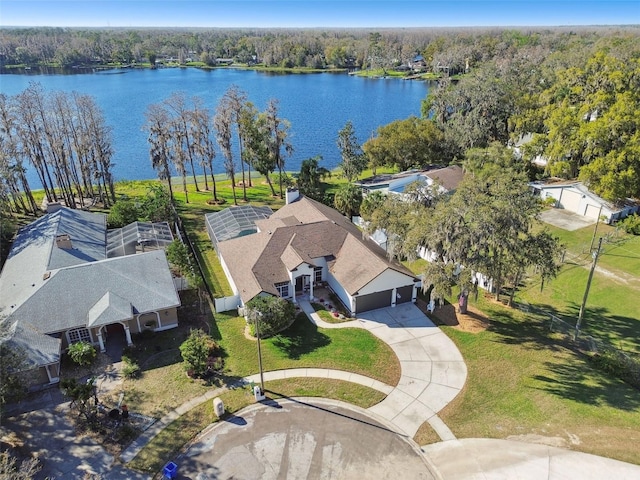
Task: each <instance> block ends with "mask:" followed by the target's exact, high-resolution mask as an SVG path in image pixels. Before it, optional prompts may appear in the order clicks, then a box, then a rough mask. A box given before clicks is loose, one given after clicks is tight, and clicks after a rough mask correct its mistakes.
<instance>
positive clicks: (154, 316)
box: [0, 208, 180, 386]
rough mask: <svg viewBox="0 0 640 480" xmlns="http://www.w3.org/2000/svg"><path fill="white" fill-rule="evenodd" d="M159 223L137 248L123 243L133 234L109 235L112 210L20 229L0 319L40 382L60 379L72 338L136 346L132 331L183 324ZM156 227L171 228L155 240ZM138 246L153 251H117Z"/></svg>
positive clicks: (66, 213)
mask: <svg viewBox="0 0 640 480" xmlns="http://www.w3.org/2000/svg"><path fill="white" fill-rule="evenodd" d="M152 225H156V227H155V228H151V229H149V225H148V224H141V225H140V226H139V227H140V228H141V229H142V230H143V231H146V232H147V234H146V235H142V237H141V238H140V241H141V242H142V243H143V244H145V245H147V246H146V248H142V247H141V246H140V244H139V248H137V249H136V248H135V247H132V245H129V243H130V242H133V243H138V242H137V241H134V240H131V239H129V240H126V241H125V240H123V239H126V238H127V235H125V236H124V237H123V236H121V235H120V236H119V235H118V234H117V231H115V232H114V231H111V232H109V234H108V232H107V228H106V215H104V214H98V213H89V212H85V211H81V210H72V209H68V208H60V209H58V210H57V211H55V212H51V213H48V214H47V215H45V216H43V217H41V218H39V219H38V220H36V221H35V222H33V223H31V224H29V225H28V226H26V227H25V228H23V229H22V230H21V231H20V232H19V233H18V235H17V237H16V239H15V241H14V243H13V245H12V248H11V251H10V252H9V256H8V258H7V261H6V262H5V265H4V268H3V270H2V273H1V274H0V319H2V322H3V323H4V325H5V326H6V331H8V333H9V334H8V338H7V339H6V340H5V341H7V342H9V345H10V346H15V347H16V348H21V349H22V350H23V351H24V352H25V353H26V354H27V357H28V361H29V364H30V367H31V368H32V369H33V370H34V371H35V372H36V373H34V374H33V375H30V379H31V381H32V384H33V386H36V385H45V384H51V383H56V382H58V381H59V376H60V355H61V352H62V351H63V350H64V349H66V348H67V346H68V345H69V344H71V343H74V342H77V341H80V340H85V341H88V342H90V343H92V344H94V345H96V346H98V347H99V348H100V350H102V351H104V350H105V347H106V344H107V342H108V336H110V335H114V336H115V335H121V336H124V338H125V339H126V342H127V344H132V339H131V334H132V333H137V332H140V331H142V330H145V329H151V330H155V331H158V330H165V329H169V328H174V327H176V326H177V324H178V320H177V307H178V306H179V305H180V300H179V297H178V294H177V291H176V289H175V286H174V282H173V277H172V275H171V272H170V270H169V264H168V262H167V259H166V256H165V254H164V251H163V250H162V249H158V248H159V247H161V246H162V245H163V244H165V242H166V240H167V239H166V230H164V229H165V227H166V228H168V225H166V224H159V225H158V224H152ZM125 228H127V227H125ZM150 231H156V232H160V231H164V232H165V233H164V234H163V235H158V236H156V237H155V240H153V241H151V240H150V238H149V236H150V233H149V232H150ZM169 233H170V230H169ZM108 238H112V239H113V238H115V239H117V240H116V241H115V243H109V241H108ZM153 242H155V244H154V245H155V247H154V248H155V249H150V248H151V247H150V246H149V245H150V243H153ZM136 250H137V251H140V252H142V250H146V251H144V253H138V254H132V255H124V256H118V255H119V254H121V253H122V254H124V252H125V251H129V252H131V251H133V252H135V251H136Z"/></svg>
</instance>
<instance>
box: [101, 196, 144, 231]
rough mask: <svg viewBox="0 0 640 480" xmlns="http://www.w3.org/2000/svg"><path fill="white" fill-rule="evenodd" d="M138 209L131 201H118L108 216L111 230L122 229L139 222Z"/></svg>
mask: <svg viewBox="0 0 640 480" xmlns="http://www.w3.org/2000/svg"><path fill="white" fill-rule="evenodd" d="M138 215H139V212H138V208H137V207H136V205H135V203H133V202H132V201H131V200H118V201H117V202H116V203H115V204H114V205H113V207H111V210H110V211H109V215H107V225H108V226H109V228H121V227H124V226H125V225H129V224H130V223H133V222H135V221H137V220H138Z"/></svg>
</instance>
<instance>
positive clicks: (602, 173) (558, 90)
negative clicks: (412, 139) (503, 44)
mask: <svg viewBox="0 0 640 480" xmlns="http://www.w3.org/2000/svg"><path fill="white" fill-rule="evenodd" d="M639 56H640V43H639V42H638V36H637V35H621V36H617V37H603V38H601V39H599V40H598V41H596V42H594V43H593V44H587V43H584V42H580V41H578V40H577V39H576V43H575V44H573V45H571V47H570V48H566V49H562V50H559V51H555V52H553V53H551V54H548V52H545V51H544V50H541V49H540V48H538V46H531V47H523V48H521V49H519V50H518V51H517V52H516V54H514V55H512V56H506V57H504V58H501V59H496V60H492V61H488V62H485V63H484V64H482V65H481V66H479V67H478V68H476V69H474V70H473V71H472V72H471V73H469V74H468V75H465V76H464V77H463V78H461V79H460V81H456V82H453V81H451V80H449V79H444V80H442V81H440V82H439V83H438V87H437V88H436V89H434V90H433V91H432V92H430V95H429V96H428V98H427V99H426V100H425V101H424V103H423V107H422V113H423V117H424V118H430V119H431V120H432V121H433V123H434V124H435V126H436V127H437V128H438V129H439V130H440V131H441V132H442V134H443V136H444V142H443V143H442V151H443V152H444V157H443V158H445V159H446V158H449V159H450V160H455V159H461V158H463V157H464V155H465V153H466V152H467V151H468V150H469V149H470V148H486V147H487V146H488V145H489V144H490V143H491V142H494V141H498V142H500V143H502V144H507V143H509V142H511V143H512V144H516V143H518V141H519V140H520V139H521V138H523V137H525V136H528V135H532V136H533V140H532V141H531V142H529V143H528V144H525V145H524V146H523V148H522V150H523V159H524V160H525V161H527V162H530V161H531V160H532V159H533V158H535V157H536V156H542V157H544V158H546V159H547V161H548V165H547V167H546V170H545V171H544V172H539V173H540V174H542V175H547V176H548V175H552V176H558V177H562V178H576V177H579V178H580V179H581V180H583V181H584V182H585V183H586V184H587V185H588V186H589V188H590V189H592V190H593V191H594V192H595V193H597V194H599V195H601V196H602V197H604V198H605V199H607V200H612V201H617V200H620V199H623V198H626V197H639V196H640V161H639V160H640V155H638V153H639V152H640V134H639V133H638V132H639V127H640V115H639V114H638V112H640V88H639V87H640V83H639V82H640V80H639V78H640V62H639V60H638V58H639ZM396 138H397V136H396ZM366 150H367V149H366V148H365V151H366Z"/></svg>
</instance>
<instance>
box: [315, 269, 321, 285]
mask: <svg viewBox="0 0 640 480" xmlns="http://www.w3.org/2000/svg"><path fill="white" fill-rule="evenodd" d="M313 281H314V282H315V283H318V282H321V281H322V267H313Z"/></svg>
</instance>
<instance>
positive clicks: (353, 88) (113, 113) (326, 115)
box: [0, 68, 429, 186]
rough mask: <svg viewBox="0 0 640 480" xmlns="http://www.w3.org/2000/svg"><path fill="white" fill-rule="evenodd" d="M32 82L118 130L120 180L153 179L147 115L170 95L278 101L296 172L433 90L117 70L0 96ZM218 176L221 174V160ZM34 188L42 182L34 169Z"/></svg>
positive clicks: (17, 77)
mask: <svg viewBox="0 0 640 480" xmlns="http://www.w3.org/2000/svg"><path fill="white" fill-rule="evenodd" d="M30 82H38V83H40V84H41V85H42V86H43V88H44V89H45V90H46V91H48V92H49V91H66V92H72V91H77V92H80V93H83V94H88V95H91V96H93V97H94V98H95V100H96V102H97V103H98V105H99V106H100V108H101V109H102V111H103V113H104V115H105V118H106V122H107V124H108V125H110V126H111V128H112V129H113V132H112V145H113V149H114V157H113V163H114V164H115V166H114V168H113V173H114V176H115V178H116V180H125V179H128V180H138V179H147V178H155V177H156V173H155V172H154V170H153V169H152V168H151V163H150V161H149V146H148V143H147V138H146V133H145V132H143V131H142V126H143V124H144V122H145V118H144V112H145V111H146V109H147V106H148V105H149V104H152V103H159V102H161V101H163V100H164V99H166V98H168V97H169V96H170V95H171V94H172V93H173V92H176V91H184V92H185V93H186V94H187V95H188V96H199V97H201V98H203V100H204V101H205V104H206V105H207V107H209V109H210V110H211V112H213V111H214V110H215V106H216V105H217V103H218V101H219V100H220V98H221V97H222V95H224V93H225V92H226V90H227V89H228V88H229V86H231V85H237V86H238V87H239V88H240V89H242V90H244V91H245V92H246V93H247V95H248V99H249V100H250V101H252V102H253V103H254V104H255V105H256V107H257V108H258V109H259V110H264V109H265V108H266V105H267V101H268V100H269V99H271V98H276V99H278V100H279V101H280V105H279V109H280V116H281V117H282V118H285V119H287V120H288V121H289V122H290V123H291V128H290V131H289V132H290V133H289V134H290V137H289V138H290V141H291V143H292V145H293V147H294V153H293V155H292V157H290V158H288V159H287V160H286V169H287V170H289V171H298V170H299V169H300V164H301V163H302V161H303V160H304V159H306V158H309V157H313V156H316V155H322V157H323V160H322V162H321V165H322V166H324V167H326V168H329V169H332V168H334V167H336V166H337V165H338V163H339V162H340V152H339V150H338V147H337V146H336V139H337V136H338V131H339V130H340V129H342V128H343V127H344V125H345V123H346V122H347V121H348V120H351V121H352V123H353V125H354V127H355V130H356V134H357V136H358V140H359V141H360V142H361V143H364V141H365V140H367V139H368V138H370V137H371V136H372V135H374V134H375V131H376V129H377V128H378V127H379V126H381V125H385V124H387V123H390V122H392V121H394V120H399V119H404V118H407V117H409V116H410V115H416V116H419V115H420V102H421V100H423V99H424V98H425V97H426V95H427V92H428V88H429V84H428V83H426V82H422V81H415V80H409V81H408V80H401V79H369V78H360V77H355V76H349V75H347V74H346V73H319V74H269V73H264V72H257V71H252V70H238V69H214V70H201V69H197V68H164V69H158V70H150V69H113V70H106V71H99V72H93V73H77V74H71V75H64V74H4V75H0V91H1V92H2V93H5V94H7V95H15V94H18V93H20V92H22V91H23V90H24V89H26V88H27V87H28V86H29V84H30ZM217 158H218V161H217V162H216V164H217V168H216V173H222V172H223V171H224V170H223V167H222V162H221V160H219V159H220V158H222V157H221V155H218V157H217ZM29 181H30V183H31V185H32V186H39V185H40V183H39V181H38V179H37V176H36V175H35V172H34V171H33V170H32V169H30V171H29Z"/></svg>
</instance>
